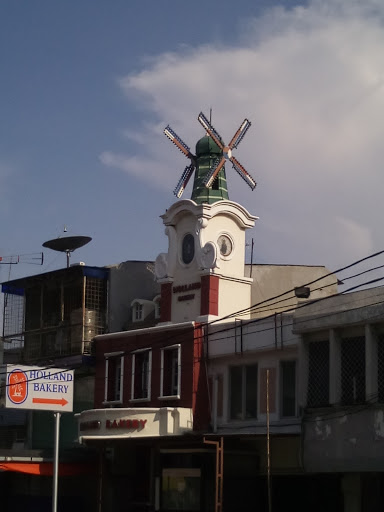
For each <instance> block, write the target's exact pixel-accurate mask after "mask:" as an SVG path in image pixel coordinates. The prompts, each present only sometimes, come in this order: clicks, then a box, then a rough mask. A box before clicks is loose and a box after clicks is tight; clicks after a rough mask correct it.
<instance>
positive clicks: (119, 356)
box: [103, 351, 124, 405]
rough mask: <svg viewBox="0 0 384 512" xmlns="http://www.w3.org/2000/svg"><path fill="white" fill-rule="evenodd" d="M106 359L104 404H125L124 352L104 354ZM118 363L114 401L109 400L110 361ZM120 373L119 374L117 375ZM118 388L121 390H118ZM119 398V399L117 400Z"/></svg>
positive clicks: (115, 374) (115, 372)
mask: <svg viewBox="0 0 384 512" xmlns="http://www.w3.org/2000/svg"><path fill="white" fill-rule="evenodd" d="M104 357H105V377H104V401H103V404H108V405H121V404H122V403H123V394H124V352H123V351H119V352H109V353H106V354H104ZM111 360H114V361H118V364H117V365H116V366H115V368H114V376H113V380H112V382H113V388H114V389H113V397H114V400H109V399H108V396H109V394H110V389H109V385H108V384H109V377H110V366H111V364H110V361H111ZM117 371H119V374H118V373H117ZM117 386H118V387H119V389H117ZM116 397H117V398H116Z"/></svg>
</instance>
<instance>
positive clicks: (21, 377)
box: [5, 364, 73, 412]
mask: <svg viewBox="0 0 384 512" xmlns="http://www.w3.org/2000/svg"><path fill="white" fill-rule="evenodd" d="M6 371H7V374H6V393H5V395H6V401H5V407H6V408H9V409H35V410H37V409H39V410H45V411H59V412H72V410H73V370H65V369H60V368H42V367H39V366H22V365H10V364H8V365H6Z"/></svg>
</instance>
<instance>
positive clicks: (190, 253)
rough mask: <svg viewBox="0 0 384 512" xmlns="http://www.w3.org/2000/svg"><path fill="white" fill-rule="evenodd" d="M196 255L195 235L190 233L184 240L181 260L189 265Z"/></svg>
mask: <svg viewBox="0 0 384 512" xmlns="http://www.w3.org/2000/svg"><path fill="white" fill-rule="evenodd" d="M194 255H195V239H194V237H193V235H191V234H190V233H188V234H187V235H185V237H184V238H183V244H182V248H181V258H182V260H183V262H184V263H185V264H186V265H187V264H188V263H191V261H192V260H193V257H194Z"/></svg>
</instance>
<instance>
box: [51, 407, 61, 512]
mask: <svg viewBox="0 0 384 512" xmlns="http://www.w3.org/2000/svg"><path fill="white" fill-rule="evenodd" d="M53 415H54V417H55V418H56V424H55V456H54V459H53V490H52V512H57V484H58V476H59V439H60V417H61V413H60V412H55V413H53Z"/></svg>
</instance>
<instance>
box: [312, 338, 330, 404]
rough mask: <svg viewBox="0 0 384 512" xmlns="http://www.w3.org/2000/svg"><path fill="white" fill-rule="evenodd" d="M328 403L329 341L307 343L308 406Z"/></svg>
mask: <svg viewBox="0 0 384 512" xmlns="http://www.w3.org/2000/svg"><path fill="white" fill-rule="evenodd" d="M328 404H329V341H328V340H322V341H311V342H310V343H308V394H307V405H308V407H323V406H325V405H328Z"/></svg>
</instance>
